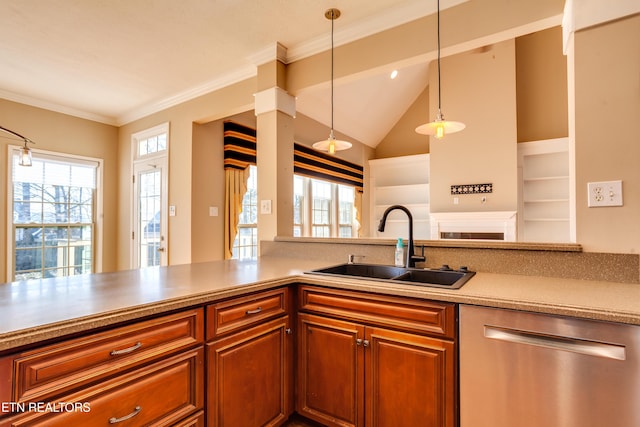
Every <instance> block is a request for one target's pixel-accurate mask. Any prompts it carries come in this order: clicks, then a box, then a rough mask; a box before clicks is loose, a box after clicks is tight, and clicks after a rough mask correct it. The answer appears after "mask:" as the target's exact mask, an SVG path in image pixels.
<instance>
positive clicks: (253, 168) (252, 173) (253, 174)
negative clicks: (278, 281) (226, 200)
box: [231, 165, 258, 260]
mask: <svg viewBox="0 0 640 427" xmlns="http://www.w3.org/2000/svg"><path fill="white" fill-rule="evenodd" d="M250 180H253V181H254V183H255V184H254V187H255V188H254V190H255V205H254V204H249V206H254V207H255V210H256V221H255V222H252V223H248V222H242V220H243V216H246V212H245V207H246V205H245V198H247V197H248V196H249V194H250V193H249V181H250ZM249 197H250V196H249ZM243 229H244V230H247V229H250V230H252V232H251V234H252V237H251V240H252V242H251V244H250V245H240V231H241V230H243ZM254 237H255V239H254ZM243 248H251V253H252V254H255V256H253V255H252V256H251V257H241V256H240V253H239V252H241V251H240V249H243ZM232 254H233V255H232V257H231V259H237V260H255V259H257V258H258V167H257V165H249V178H248V180H247V192H246V193H244V196H243V197H242V213H241V214H240V217H239V218H238V232H237V233H236V237H235V239H234V241H233V250H232Z"/></svg>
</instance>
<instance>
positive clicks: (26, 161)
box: [0, 126, 35, 166]
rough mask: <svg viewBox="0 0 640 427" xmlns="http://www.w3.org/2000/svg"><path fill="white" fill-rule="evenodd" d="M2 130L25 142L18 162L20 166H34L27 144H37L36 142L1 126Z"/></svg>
mask: <svg viewBox="0 0 640 427" xmlns="http://www.w3.org/2000/svg"><path fill="white" fill-rule="evenodd" d="M0 130H1V131H4V132H6V133H9V134H11V135H13V136H17V137H18V138H20V139H21V140H22V141H23V142H24V146H23V147H22V148H20V159H19V161H18V164H19V165H20V166H31V164H32V162H31V149H30V148H29V147H28V146H27V144H35V142H33V141H32V140H30V139H29V138H27V137H26V136H22V135H20V134H19V133H17V132H14V131H12V130H9V129H7V128H4V127H2V126H0Z"/></svg>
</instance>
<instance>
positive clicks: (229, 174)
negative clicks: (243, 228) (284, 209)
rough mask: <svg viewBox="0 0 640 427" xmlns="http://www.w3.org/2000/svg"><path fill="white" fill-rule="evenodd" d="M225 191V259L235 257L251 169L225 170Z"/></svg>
mask: <svg viewBox="0 0 640 427" xmlns="http://www.w3.org/2000/svg"><path fill="white" fill-rule="evenodd" d="M224 177H225V189H224V230H225V233H224V259H230V258H231V257H232V256H233V242H234V241H235V239H236V235H237V234H238V222H239V218H240V214H241V213H242V199H243V198H244V193H246V192H247V180H248V179H249V167H248V166H247V167H246V168H245V169H225V171H224Z"/></svg>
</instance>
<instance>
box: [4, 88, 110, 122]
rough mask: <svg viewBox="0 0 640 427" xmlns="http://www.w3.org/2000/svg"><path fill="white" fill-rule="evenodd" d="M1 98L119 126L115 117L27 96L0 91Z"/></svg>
mask: <svg viewBox="0 0 640 427" xmlns="http://www.w3.org/2000/svg"><path fill="white" fill-rule="evenodd" d="M0 98H2V99H6V100H7V101H13V102H17V103H20V104H25V105H29V106H31V107H35V108H42V109H44V110H48V111H53V112H55V113H61V114H66V115H68V116H73V117H78V118H80V119H85V120H91V121H93V122H98V123H104V124H106V125H111V126H118V120H117V119H116V118H115V117H109V116H104V115H101V114H95V113H90V112H88V111H84V110H79V109H77V108H71V107H68V106H66V105H62V104H57V103H55V102H50V101H45V100H42V99H39V98H33V97H30V96H26V95H20V94H17V93H13V92H10V91H6V90H2V89H0Z"/></svg>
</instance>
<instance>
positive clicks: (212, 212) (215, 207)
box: [209, 206, 218, 216]
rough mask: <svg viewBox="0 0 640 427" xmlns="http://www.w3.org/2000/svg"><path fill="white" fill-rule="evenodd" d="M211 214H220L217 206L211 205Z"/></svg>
mask: <svg viewBox="0 0 640 427" xmlns="http://www.w3.org/2000/svg"><path fill="white" fill-rule="evenodd" d="M209 216H218V207H217V206H209Z"/></svg>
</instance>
